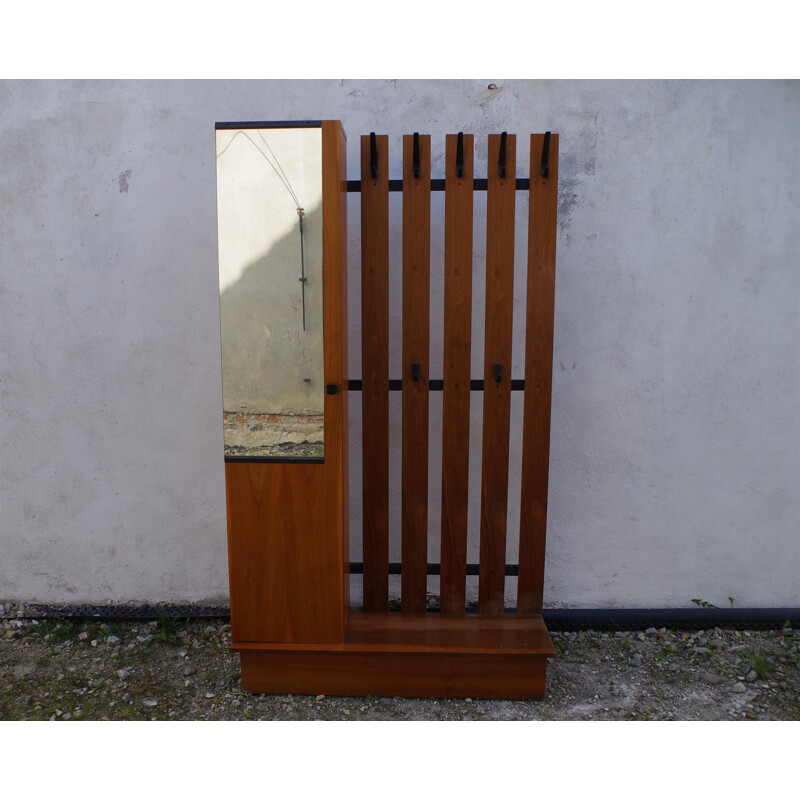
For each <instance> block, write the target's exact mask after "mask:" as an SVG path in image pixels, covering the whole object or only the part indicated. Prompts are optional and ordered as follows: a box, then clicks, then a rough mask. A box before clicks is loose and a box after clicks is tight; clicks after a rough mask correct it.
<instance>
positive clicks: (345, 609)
mask: <svg viewBox="0 0 800 800" xmlns="http://www.w3.org/2000/svg"><path fill="white" fill-rule="evenodd" d="M322 208H323V232H322V264H323V315H324V316H323V319H324V320H325V327H324V335H323V341H324V347H325V356H324V359H325V384H326V385H331V384H333V385H335V386H337V387H338V391H337V393H336V394H328V393H327V392H326V394H325V419H326V424H325V463H326V465H328V467H329V469H330V491H331V492H332V493H333V494H334V495H335V499H331V504H332V505H331V508H333V507H334V506H335V512H332V513H335V515H336V525H335V527H334V529H333V531H332V533H331V535H332V536H336V537H337V538H338V547H339V565H338V576H339V584H340V587H341V597H340V601H339V606H338V608H339V610H340V612H341V614H342V620H343V624H344V625H345V626H346V624H347V618H348V616H349V614H350V580H349V575H350V455H349V446H348V443H349V436H348V403H347V389H348V384H347V381H348V367H347V324H348V316H347V135H346V134H345V132H344V128H343V127H342V124H341V122H339V121H338V120H323V122H322ZM328 419H330V420H332V425H331V426H330V427H329V426H328V424H327V420H328ZM329 437H330V439H329ZM329 441H330V445H329ZM329 446H332V450H330V451H329V450H328V448H329ZM323 527H324V526H323Z"/></svg>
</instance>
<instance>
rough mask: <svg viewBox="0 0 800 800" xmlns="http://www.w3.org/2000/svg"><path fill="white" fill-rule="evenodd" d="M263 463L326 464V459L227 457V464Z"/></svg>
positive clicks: (309, 457)
mask: <svg viewBox="0 0 800 800" xmlns="http://www.w3.org/2000/svg"><path fill="white" fill-rule="evenodd" d="M262 461H266V462H270V463H272V464H324V463H325V459H324V458H320V457H319V456H225V463H226V464H227V463H228V462H231V463H240V462H241V463H244V464H249V463H251V462H256V463H260V462H262Z"/></svg>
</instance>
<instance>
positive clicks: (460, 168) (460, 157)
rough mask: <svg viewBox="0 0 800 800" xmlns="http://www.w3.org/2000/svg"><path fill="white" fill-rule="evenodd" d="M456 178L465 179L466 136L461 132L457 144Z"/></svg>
mask: <svg viewBox="0 0 800 800" xmlns="http://www.w3.org/2000/svg"><path fill="white" fill-rule="evenodd" d="M456 177H457V178H463V177H464V134H463V133H461V132H459V134H458V143H457V144H456Z"/></svg>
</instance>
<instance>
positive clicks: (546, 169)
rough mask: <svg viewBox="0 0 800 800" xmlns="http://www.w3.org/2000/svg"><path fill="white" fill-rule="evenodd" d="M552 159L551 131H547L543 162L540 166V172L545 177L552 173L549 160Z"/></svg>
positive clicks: (543, 145) (543, 146)
mask: <svg viewBox="0 0 800 800" xmlns="http://www.w3.org/2000/svg"><path fill="white" fill-rule="evenodd" d="M549 160H550V131H547V133H545V135H544V143H543V144H542V163H541V165H540V167H539V174H540V175H541V176H542V177H543V178H547V177H548V176H549V175H550V164H549V163H548V161H549Z"/></svg>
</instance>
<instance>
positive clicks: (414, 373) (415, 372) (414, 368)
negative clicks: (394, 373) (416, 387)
mask: <svg viewBox="0 0 800 800" xmlns="http://www.w3.org/2000/svg"><path fill="white" fill-rule="evenodd" d="M411 380H412V381H414V383H416V382H417V381H418V380H419V364H416V363H414V364H412V365H411Z"/></svg>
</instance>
